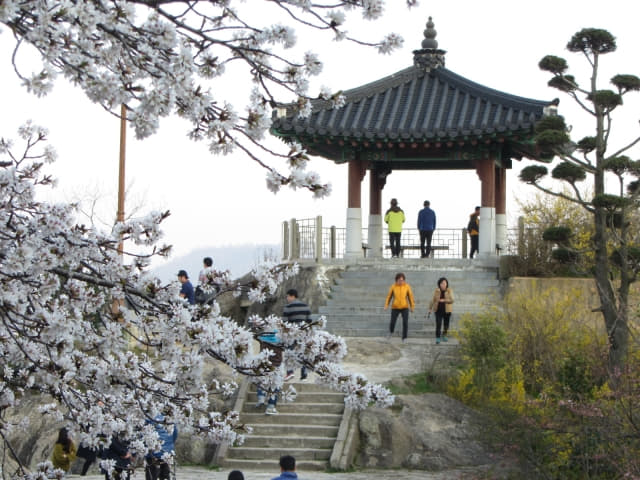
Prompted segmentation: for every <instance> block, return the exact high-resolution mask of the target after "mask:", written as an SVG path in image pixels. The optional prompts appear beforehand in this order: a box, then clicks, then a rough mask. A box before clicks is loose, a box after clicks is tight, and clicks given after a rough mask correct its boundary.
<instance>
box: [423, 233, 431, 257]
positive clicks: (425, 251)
mask: <svg viewBox="0 0 640 480" xmlns="http://www.w3.org/2000/svg"><path fill="white" fill-rule="evenodd" d="M432 237H433V230H420V254H421V255H422V257H425V258H426V257H428V256H429V254H430V253H431V238H432ZM425 243H426V244H427V245H426V247H425Z"/></svg>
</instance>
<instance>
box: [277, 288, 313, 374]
mask: <svg viewBox="0 0 640 480" xmlns="http://www.w3.org/2000/svg"><path fill="white" fill-rule="evenodd" d="M282 317H283V319H284V320H285V321H286V322H290V323H298V324H300V323H303V322H307V323H308V322H311V309H310V308H309V305H307V304H306V303H304V302H301V301H300V300H298V291H297V290H296V289H295V288H292V289H290V290H288V291H287V304H286V305H285V306H284V309H283V310H282ZM292 378H293V370H287V374H286V376H285V377H284V380H285V381H287V380H291V379H292ZM305 378H307V369H306V368H305V367H302V368H300V380H304V379H305Z"/></svg>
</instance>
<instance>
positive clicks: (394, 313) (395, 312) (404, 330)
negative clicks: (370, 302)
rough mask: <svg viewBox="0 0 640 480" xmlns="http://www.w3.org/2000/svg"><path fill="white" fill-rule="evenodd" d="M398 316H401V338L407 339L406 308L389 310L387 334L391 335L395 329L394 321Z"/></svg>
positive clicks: (407, 314)
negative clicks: (389, 318)
mask: <svg viewBox="0 0 640 480" xmlns="http://www.w3.org/2000/svg"><path fill="white" fill-rule="evenodd" d="M398 315H402V338H403V339H405V338H407V331H408V330H409V309H408V308H392V309H391V323H390V324H389V333H393V331H394V330H395V329H396V320H398Z"/></svg>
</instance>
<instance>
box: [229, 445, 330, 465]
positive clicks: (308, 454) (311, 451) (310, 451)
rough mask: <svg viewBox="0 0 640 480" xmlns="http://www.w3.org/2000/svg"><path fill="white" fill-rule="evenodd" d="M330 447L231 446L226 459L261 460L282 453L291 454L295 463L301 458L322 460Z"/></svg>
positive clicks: (326, 458) (327, 457)
mask: <svg viewBox="0 0 640 480" xmlns="http://www.w3.org/2000/svg"><path fill="white" fill-rule="evenodd" d="M332 449H333V446H332V447H331V448H300V447H297V448H296V447H291V448H287V447H267V448H259V447H255V448H254V447H244V446H243V447H232V448H229V449H228V450H227V459H229V460H231V459H244V460H262V459H265V458H278V459H279V458H280V457H281V456H282V455H293V456H294V457H295V459H296V463H298V461H302V460H313V461H318V460H324V461H328V460H329V458H330V457H331V450H332Z"/></svg>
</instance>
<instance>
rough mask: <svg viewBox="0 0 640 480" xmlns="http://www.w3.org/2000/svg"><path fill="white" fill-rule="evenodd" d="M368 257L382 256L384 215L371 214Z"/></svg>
mask: <svg viewBox="0 0 640 480" xmlns="http://www.w3.org/2000/svg"><path fill="white" fill-rule="evenodd" d="M368 232H369V233H368V237H369V238H367V243H368V245H369V252H368V253H367V256H368V257H371V258H382V215H369V228H368Z"/></svg>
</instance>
